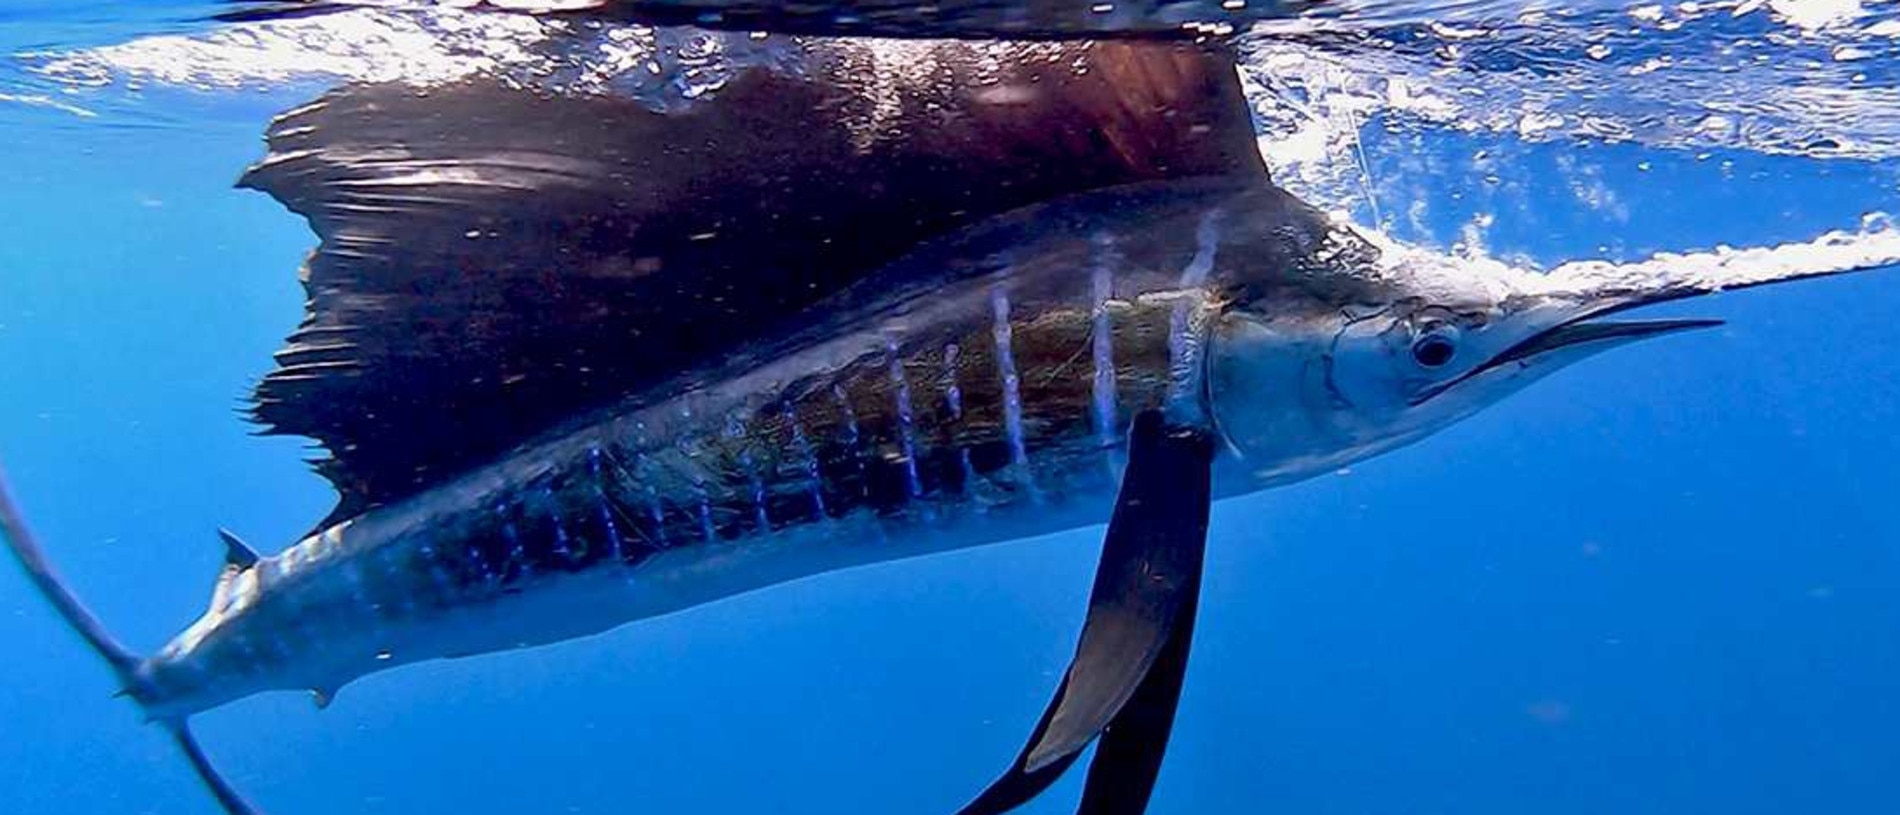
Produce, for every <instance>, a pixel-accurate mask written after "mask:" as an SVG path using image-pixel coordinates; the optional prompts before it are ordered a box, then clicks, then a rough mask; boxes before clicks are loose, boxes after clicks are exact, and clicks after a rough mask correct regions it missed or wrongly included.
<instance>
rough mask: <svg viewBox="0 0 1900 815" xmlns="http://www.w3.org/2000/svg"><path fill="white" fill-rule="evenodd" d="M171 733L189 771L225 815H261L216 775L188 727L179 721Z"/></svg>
mask: <svg viewBox="0 0 1900 815" xmlns="http://www.w3.org/2000/svg"><path fill="white" fill-rule="evenodd" d="M171 731H172V740H173V741H176V742H177V743H178V749H180V750H183V751H184V753H185V760H186V761H190V762H191V769H193V770H195V771H197V773H198V780H200V781H203V782H204V784H205V788H206V789H208V790H210V791H211V797H213V798H216V799H218V805H219V806H221V807H224V811H225V813H226V815H262V813H260V812H259V811H258V810H257V809H256V808H254V807H252V806H251V804H250V802H249V801H246V800H244V796H242V795H239V794H238V791H237V790H236V789H233V788H232V787H231V782H229V781H226V780H224V776H222V775H219V774H218V769H217V768H216V767H213V766H211V759H210V757H208V756H206V755H205V751H204V748H202V747H199V746H198V740H197V739H195V738H192V736H191V727H190V726H189V725H186V724H185V723H184V722H182V721H181V722H178V723H177V724H173V725H171Z"/></svg>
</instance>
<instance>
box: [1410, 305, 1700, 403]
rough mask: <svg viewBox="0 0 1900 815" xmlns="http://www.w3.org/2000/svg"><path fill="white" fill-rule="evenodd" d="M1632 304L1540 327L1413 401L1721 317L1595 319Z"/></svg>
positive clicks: (1695, 326)
mask: <svg viewBox="0 0 1900 815" xmlns="http://www.w3.org/2000/svg"><path fill="white" fill-rule="evenodd" d="M1632 305H1633V304H1632ZM1632 305H1620V306H1613V307H1610V308H1607V309H1602V310H1599V311H1594V312H1591V313H1589V314H1585V315H1583V316H1581V317H1577V318H1575V319H1572V320H1570V321H1568V322H1564V323H1559V324H1557V325H1555V326H1552V327H1551V328H1547V329H1545V330H1543V331H1540V332H1538V333H1536V334H1534V335H1532V336H1530V337H1529V338H1527V339H1525V340H1523V341H1522V342H1519V343H1518V344H1516V345H1513V346H1511V347H1509V348H1506V349H1504V351H1503V352H1502V353H1500V354H1498V355H1497V356H1494V357H1492V358H1491V359H1489V360H1486V361H1485V362H1484V364H1482V365H1479V366H1477V367H1475V368H1473V369H1471V370H1469V371H1466V372H1465V373H1463V374H1461V375H1459V376H1456V377H1453V378H1452V379H1449V380H1446V381H1444V382H1440V383H1438V384H1437V385H1433V386H1431V387H1430V388H1427V389H1425V390H1424V391H1423V392H1421V393H1420V394H1419V395H1418V396H1416V397H1414V398H1413V399H1412V404H1413V405H1419V404H1422V403H1424V402H1426V401H1429V400H1430V399H1432V398H1433V397H1435V396H1437V395H1439V394H1441V393H1444V392H1445V391H1448V390H1451V389H1452V388H1454V387H1456V386H1457V385H1459V384H1460V383H1462V382H1465V381H1466V380H1469V379H1472V378H1475V377H1478V376H1481V375H1483V374H1484V373H1486V372H1488V371H1493V370H1497V369H1498V368H1502V367H1504V366H1506V365H1510V364H1513V363H1522V364H1528V363H1530V362H1531V361H1532V360H1535V359H1548V358H1550V357H1551V356H1552V355H1555V354H1557V353H1559V352H1570V353H1576V354H1578V358H1581V357H1582V356H1587V355H1589V354H1594V353H1597V352H1598V351H1605V350H1608V349H1610V348H1613V347H1615V346H1618V345H1622V344H1624V343H1629V342H1636V341H1638V340H1646V339H1650V338H1652V337H1660V336H1663V335H1665V334H1676V333H1680V332H1684V331H1697V330H1700V329H1704V328H1715V327H1717V326H1720V325H1722V324H1723V321H1722V320H1708V319H1684V320H1599V319H1597V318H1599V317H1602V316H1603V315H1606V314H1609V313H1611V312H1616V311H1622V310H1624V309H1626V308H1630V307H1632Z"/></svg>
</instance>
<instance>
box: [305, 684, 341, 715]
mask: <svg viewBox="0 0 1900 815" xmlns="http://www.w3.org/2000/svg"><path fill="white" fill-rule="evenodd" d="M310 701H312V702H314V703H316V705H317V709H318V710H328V709H329V708H330V703H331V702H334V701H336V692H335V691H328V690H324V689H323V688H311V689H310Z"/></svg>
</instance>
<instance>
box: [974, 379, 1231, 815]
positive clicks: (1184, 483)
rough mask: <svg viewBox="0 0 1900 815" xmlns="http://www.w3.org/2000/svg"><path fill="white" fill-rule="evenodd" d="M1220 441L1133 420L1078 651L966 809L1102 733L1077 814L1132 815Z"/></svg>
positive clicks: (1189, 619)
mask: <svg viewBox="0 0 1900 815" xmlns="http://www.w3.org/2000/svg"><path fill="white" fill-rule="evenodd" d="M1213 449H1214V448H1213V441H1212V439H1211V437H1210V436H1209V435H1208V434H1207V433H1206V432H1205V431H1204V430H1201V429H1198V428H1183V427H1173V426H1169V425H1168V423H1167V422H1166V420H1165V419H1164V418H1163V417H1162V415H1161V414H1160V413H1159V412H1156V411H1148V412H1145V413H1143V414H1141V415H1139V416H1137V417H1136V419H1135V425H1134V429H1133V431H1132V432H1131V437H1130V441H1129V460H1128V470H1127V473H1126V474H1125V475H1124V476H1123V479H1122V487H1121V494H1120V496H1119V497H1118V498H1117V499H1116V502H1115V514H1114V517H1113V518H1112V519H1111V520H1110V521H1109V525H1108V534H1107V536H1106V538H1105V540H1104V542H1103V545H1102V558H1101V563H1100V565H1099V566H1098V567H1097V570H1096V573H1095V586H1094V589H1093V590H1092V592H1091V594H1090V597H1089V613H1088V619H1087V621H1086V622H1085V623H1084V624H1083V628H1082V637H1081V642H1080V643H1079V644H1078V645H1077V646H1076V653H1075V658H1074V660H1073V661H1071V662H1070V663H1069V670H1068V671H1067V672H1066V673H1065V674H1064V675H1063V679H1062V684H1061V686H1060V687H1059V688H1058V689H1057V690H1056V695H1055V698H1054V699H1053V700H1051V702H1050V703H1049V707H1048V709H1047V710H1045V711H1044V713H1043V716H1042V720H1041V721H1040V722H1038V723H1037V725H1036V729H1035V730H1034V731H1033V733H1032V734H1031V735H1030V738H1029V743H1028V745H1027V746H1025V747H1024V748H1023V751H1022V753H1021V755H1019V756H1018V757H1017V759H1016V761H1015V763H1014V764H1012V765H1011V766H1010V768H1009V769H1008V770H1007V771H1005V772H1004V774H1003V775H1002V777H1001V778H998V779H997V780H996V781H995V782H994V783H992V784H991V785H990V787H989V788H988V789H986V790H984V792H983V793H982V794H981V795H979V796H978V797H977V798H976V800H975V801H972V802H971V803H970V804H969V805H967V806H965V807H964V808H963V809H962V810H961V811H960V813H959V815H996V813H1002V812H1007V811H1009V810H1011V809H1014V808H1016V807H1018V806H1021V805H1022V804H1024V803H1026V802H1028V801H1029V800H1030V799H1032V798H1034V797H1036V796H1037V795H1038V794H1040V793H1042V791H1043V790H1045V789H1047V788H1048V787H1049V786H1050V785H1051V784H1054V783H1055V781H1056V779H1057V778H1059V777H1060V776H1061V774H1062V772H1063V771H1064V770H1066V769H1067V768H1068V767H1069V766H1070V765H1071V764H1073V763H1074V762H1075V760H1076V759H1077V757H1079V756H1080V755H1081V752H1082V749H1083V748H1084V747H1087V746H1088V744H1089V742H1091V741H1093V740H1095V738H1096V737H1097V736H1101V738H1102V742H1101V745H1100V746H1099V747H1098V748H1097V751H1096V754H1095V759H1094V761H1093V762H1092V763H1091V765H1090V767H1089V776H1088V782H1087V784H1086V786H1085V788H1084V790H1083V794H1082V806H1081V809H1080V810H1079V812H1080V813H1084V814H1085V815H1110V814H1111V813H1113V814H1114V815H1137V814H1138V813H1140V812H1142V811H1143V810H1144V809H1146V807H1147V802H1148V797H1149V794H1150V792H1152V790H1153V789H1154V783H1155V779H1156V777H1157V775H1158V774H1159V772H1160V768H1161V757H1162V753H1163V751H1164V750H1165V749H1166V747H1167V741H1168V734H1169V732H1170V731H1171V729H1172V727H1173V724H1174V712H1175V708H1176V706H1177V703H1178V702H1179V700H1180V693H1181V681H1182V677H1183V676H1184V675H1185V674H1186V672H1187V656H1188V650H1189V644H1190V641H1191V639H1192V635H1193V628H1194V615H1195V611H1196V607H1197V605H1198V598H1199V595H1200V585H1201V565H1202V561H1203V554H1204V552H1205V549H1206V544H1207V517H1208V508H1209V504H1210V502H1211V501H1212V463H1213Z"/></svg>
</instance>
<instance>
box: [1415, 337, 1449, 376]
mask: <svg viewBox="0 0 1900 815" xmlns="http://www.w3.org/2000/svg"><path fill="white" fill-rule="evenodd" d="M1457 355H1458V343H1457V339H1456V338H1455V337H1454V336H1453V335H1452V333H1451V332H1450V331H1448V330H1433V331H1428V332H1426V333H1425V334H1423V335H1421V336H1420V337H1419V338H1418V339H1417V340H1415V341H1413V342H1412V359H1413V360H1415V361H1417V362H1418V364H1420V365H1423V366H1425V367H1427V368H1440V367H1443V366H1444V365H1445V363H1447V362H1450V361H1451V358H1452V357H1454V356H1457Z"/></svg>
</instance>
